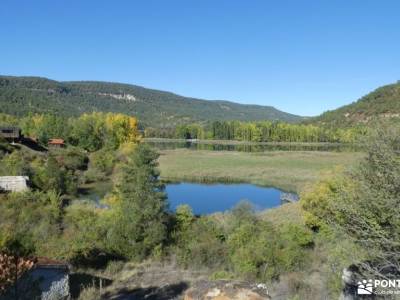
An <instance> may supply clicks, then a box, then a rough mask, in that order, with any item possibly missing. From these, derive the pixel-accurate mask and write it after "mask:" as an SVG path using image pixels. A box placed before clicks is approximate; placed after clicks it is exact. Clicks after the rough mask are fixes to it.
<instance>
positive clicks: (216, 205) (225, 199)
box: [75, 182, 297, 215]
mask: <svg viewBox="0 0 400 300" xmlns="http://www.w3.org/2000/svg"><path fill="white" fill-rule="evenodd" d="M111 189H112V184H111V182H102V183H98V184H92V185H87V186H85V187H84V188H83V187H82V188H80V189H79V195H78V198H77V199H76V200H75V201H79V202H87V203H92V204H93V205H95V206H96V207H98V208H107V207H108V206H107V205H104V204H102V203H101V199H102V198H103V197H104V196H105V195H106V194H107V193H108V192H110V191H111ZM165 192H166V193H167V196H168V202H169V207H170V210H171V211H175V209H176V207H177V206H179V205H181V204H189V205H190V206H191V207H192V209H193V212H194V213H195V214H198V215H202V214H210V213H214V212H223V211H226V210H229V209H231V208H232V207H234V206H235V205H236V204H238V203H239V202H240V201H242V200H246V201H249V202H250V203H251V204H252V205H253V207H254V209H255V210H263V209H267V208H272V207H277V206H279V205H281V204H282V203H286V202H287V201H296V200H297V196H296V195H295V194H290V193H285V192H283V191H281V190H279V189H276V188H272V187H262V186H257V185H253V184H245V183H243V184H242V183H240V184H222V183H218V184H203V183H187V182H182V183H169V184H167V185H166V189H165ZM288 198H289V199H288Z"/></svg>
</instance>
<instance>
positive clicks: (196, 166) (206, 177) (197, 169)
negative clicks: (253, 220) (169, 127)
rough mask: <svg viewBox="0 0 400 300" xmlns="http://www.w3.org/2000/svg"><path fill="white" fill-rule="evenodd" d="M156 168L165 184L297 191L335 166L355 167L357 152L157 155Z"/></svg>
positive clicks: (177, 151) (173, 152) (179, 152)
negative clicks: (234, 185)
mask: <svg viewBox="0 0 400 300" xmlns="http://www.w3.org/2000/svg"><path fill="white" fill-rule="evenodd" d="M160 154H161V155H160V158H159V164H160V165H159V169H160V171H161V178H162V179H163V180H166V181H189V182H190V181H193V182H210V183H212V182H246V183H252V184H257V185H262V186H273V187H277V188H280V189H283V190H285V191H291V192H300V191H301V190H302V188H303V187H304V186H305V185H307V184H309V183H313V182H315V181H316V180H317V179H318V178H320V176H323V174H324V173H327V172H328V171H330V170H332V169H334V168H335V167H338V166H346V167H347V166H349V165H352V164H355V163H356V162H357V161H358V160H359V159H360V158H361V157H362V154H361V153H358V152H340V153H338V152H318V151H298V152H295V151H272V152H262V153H245V152H233V151H192V150H187V149H175V150H164V151H161V152H160Z"/></svg>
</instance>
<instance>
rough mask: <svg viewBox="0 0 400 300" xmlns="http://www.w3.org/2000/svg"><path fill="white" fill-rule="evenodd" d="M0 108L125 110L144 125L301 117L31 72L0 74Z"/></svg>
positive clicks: (6, 110)
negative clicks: (48, 76) (66, 79)
mask: <svg viewBox="0 0 400 300" xmlns="http://www.w3.org/2000/svg"><path fill="white" fill-rule="evenodd" d="M0 102H1V103H2V105H1V106H0V112H3V113H8V114H13V115H26V114H28V113H30V112H32V113H58V114H61V115H65V116H77V115H80V114H82V113H86V112H92V111H103V112H115V113H126V114H129V115H134V116H136V117H138V119H139V121H140V122H141V123H142V125H145V126H149V125H152V126H161V127H163V126H174V125H177V124H182V123H193V122H206V121H215V120H242V121H258V120H276V121H285V122H291V123H295V122H300V121H303V120H304V119H305V118H304V117H301V116H297V115H294V114H290V113H286V112H283V111H280V110H278V109H276V108H274V107H272V106H262V105H255V104H239V103H235V102H231V101H227V100H204V99H199V98H194V97H185V96H181V95H178V94H175V93H172V92H167V91H161V90H156V89H149V88H145V87H142V86H138V85H132V84H127V83H115V82H103V81H56V80H51V79H48V78H44V77H35V76H19V77H17V76H0Z"/></svg>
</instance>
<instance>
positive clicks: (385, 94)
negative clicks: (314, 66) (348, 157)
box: [306, 81, 400, 127]
mask: <svg viewBox="0 0 400 300" xmlns="http://www.w3.org/2000/svg"><path fill="white" fill-rule="evenodd" d="M377 119H386V120H400V81H398V82H397V83H395V84H389V85H386V86H382V87H380V88H378V89H376V90H374V91H373V92H371V93H369V94H367V95H366V96H364V97H362V98H361V99H359V100H358V101H356V102H353V103H351V104H349V105H346V106H342V107H340V108H338V109H335V110H332V111H327V112H325V113H323V114H322V115H320V116H318V117H315V118H311V119H309V120H307V121H306V122H307V123H315V124H318V125H325V126H332V127H348V126H352V125H356V124H368V123H371V122H373V121H374V120H377Z"/></svg>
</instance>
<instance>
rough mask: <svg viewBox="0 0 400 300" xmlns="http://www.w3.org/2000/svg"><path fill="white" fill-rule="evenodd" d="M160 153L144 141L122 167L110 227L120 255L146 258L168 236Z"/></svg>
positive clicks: (113, 246) (116, 249) (113, 245)
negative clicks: (158, 166)
mask: <svg viewBox="0 0 400 300" xmlns="http://www.w3.org/2000/svg"><path fill="white" fill-rule="evenodd" d="M157 158H158V154H157V153H156V152H154V151H153V150H151V148H149V146H147V145H145V144H140V145H139V146H138V147H137V149H136V151H134V153H133V154H132V155H131V156H130V157H129V159H128V162H127V163H126V165H125V166H124V168H123V169H122V174H121V177H120V181H119V184H118V185H117V194H118V198H119V201H118V202H117V204H116V207H115V219H114V220H112V221H113V223H114V224H113V225H111V228H110V233H109V234H110V241H111V247H112V248H113V249H114V250H115V251H116V252H117V253H118V254H120V255H123V256H125V257H129V258H132V259H143V258H144V257H146V256H148V255H150V254H151V252H152V250H153V249H154V247H156V246H159V245H160V244H162V243H163V241H164V239H165V237H166V225H165V221H166V218H165V217H166V208H167V202H166V196H165V193H164V191H163V190H164V185H163V184H162V183H161V182H160V180H159V172H158V170H157V169H156V167H157Z"/></svg>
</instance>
